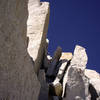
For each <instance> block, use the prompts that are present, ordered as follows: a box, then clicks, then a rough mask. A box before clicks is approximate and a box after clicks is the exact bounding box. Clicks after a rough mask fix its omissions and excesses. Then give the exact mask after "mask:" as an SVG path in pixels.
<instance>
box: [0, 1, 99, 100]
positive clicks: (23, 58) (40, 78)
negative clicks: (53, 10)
mask: <svg viewBox="0 0 100 100" xmlns="http://www.w3.org/2000/svg"><path fill="white" fill-rule="evenodd" d="M48 24H49V3H48V2H40V1H39V0H0V47H1V48H0V100H100V86H99V85H100V74H99V73H97V72H96V71H93V70H89V69H86V64H87V61H88V57H87V54H86V51H85V48H83V47H81V46H78V45H77V46H76V47H75V50H74V53H73V54H72V53H67V52H62V49H61V47H58V48H57V50H56V51H55V52H54V56H53V57H51V56H50V55H48V50H47V49H48V44H49V41H48V39H46V33H47V29H48Z"/></svg>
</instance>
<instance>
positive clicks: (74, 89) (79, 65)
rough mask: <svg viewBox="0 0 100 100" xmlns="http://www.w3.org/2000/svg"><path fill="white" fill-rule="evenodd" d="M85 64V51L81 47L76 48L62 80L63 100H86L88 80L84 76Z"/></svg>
mask: <svg viewBox="0 0 100 100" xmlns="http://www.w3.org/2000/svg"><path fill="white" fill-rule="evenodd" d="M86 64H87V55H86V52H85V49H84V48H83V47H81V46H76V48H75V51H74V55H73V58H72V60H71V64H70V66H69V67H68V70H67V72H66V74H65V76H64V79H63V94H62V96H64V92H65V87H66V97H65V98H64V100H75V97H76V96H79V97H80V98H81V99H83V100H87V99H86V98H87V96H88V95H89V93H88V86H89V84H88V80H87V78H86V77H85V76H84V70H85V67H86Z"/></svg>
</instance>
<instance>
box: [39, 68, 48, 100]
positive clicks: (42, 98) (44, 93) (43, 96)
mask: <svg viewBox="0 0 100 100" xmlns="http://www.w3.org/2000/svg"><path fill="white" fill-rule="evenodd" d="M38 78H39V81H40V84H41V89H40V95H39V99H38V100H48V85H47V83H46V78H45V72H44V70H40V71H39V76H38Z"/></svg>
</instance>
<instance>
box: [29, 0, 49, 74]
mask: <svg viewBox="0 0 100 100" xmlns="http://www.w3.org/2000/svg"><path fill="white" fill-rule="evenodd" d="M37 1H38V0H37ZM34 2H35V4H34ZM28 11H29V17H28V21H27V25H28V27H27V36H28V37H29V43H28V52H29V55H30V56H31V57H32V59H33V61H34V70H35V72H36V74H38V72H39V69H40V67H41V64H42V61H43V55H44V52H45V46H46V33H47V29H48V23H49V3H48V2H41V3H38V2H36V0H30V1H29V4H28Z"/></svg>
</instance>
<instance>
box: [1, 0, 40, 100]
mask: <svg viewBox="0 0 100 100" xmlns="http://www.w3.org/2000/svg"><path fill="white" fill-rule="evenodd" d="M27 18H28V1H27V0H0V100H37V99H38V94H39V90H40V83H39V81H38V79H37V76H36V74H35V72H34V69H33V68H34V66H33V62H32V60H31V59H30V56H29V54H28V52H27V37H26V34H27Z"/></svg>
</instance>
